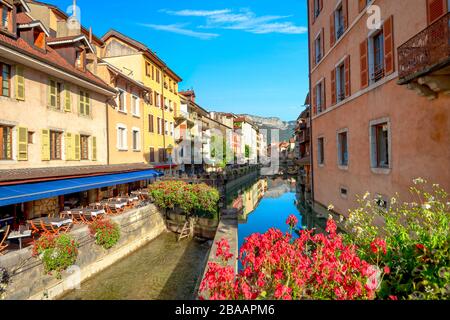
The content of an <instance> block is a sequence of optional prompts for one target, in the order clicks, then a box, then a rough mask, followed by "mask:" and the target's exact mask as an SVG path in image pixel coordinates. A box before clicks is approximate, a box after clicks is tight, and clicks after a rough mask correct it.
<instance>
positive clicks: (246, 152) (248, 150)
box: [245, 144, 251, 158]
mask: <svg viewBox="0 0 450 320" xmlns="http://www.w3.org/2000/svg"><path fill="white" fill-rule="evenodd" d="M250 154H251V149H250V146H249V145H248V144H246V145H245V157H246V158H250Z"/></svg>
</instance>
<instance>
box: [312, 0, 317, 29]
mask: <svg viewBox="0 0 450 320" xmlns="http://www.w3.org/2000/svg"><path fill="white" fill-rule="evenodd" d="M311 15H312V17H311V20H312V23H313V24H314V22H316V6H315V3H314V0H312V5H311Z"/></svg>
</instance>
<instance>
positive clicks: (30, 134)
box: [28, 131, 34, 144]
mask: <svg viewBox="0 0 450 320" xmlns="http://www.w3.org/2000/svg"><path fill="white" fill-rule="evenodd" d="M28 144H34V132H33V131H28Z"/></svg>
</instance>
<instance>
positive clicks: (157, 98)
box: [155, 92, 161, 108]
mask: <svg viewBox="0 0 450 320" xmlns="http://www.w3.org/2000/svg"><path fill="white" fill-rule="evenodd" d="M155 105H156V107H158V108H161V94H159V93H158V92H157V93H156V101H155Z"/></svg>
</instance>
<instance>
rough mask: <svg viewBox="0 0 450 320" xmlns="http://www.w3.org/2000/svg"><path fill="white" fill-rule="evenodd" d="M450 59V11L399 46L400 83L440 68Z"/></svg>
mask: <svg viewBox="0 0 450 320" xmlns="http://www.w3.org/2000/svg"><path fill="white" fill-rule="evenodd" d="M449 61H450V13H447V14H446V15H445V16H443V17H442V18H441V19H439V20H438V21H436V22H434V23H433V24H431V25H430V26H428V27H427V28H426V29H425V30H423V31H421V32H419V33H418V34H416V35H415V36H414V37H413V38H411V39H410V40H408V41H407V42H405V43H404V44H403V45H401V46H400V47H399V48H398V63H399V78H400V81H399V83H400V84H405V83H407V82H409V81H411V80H413V79H415V78H417V77H418V76H421V75H423V74H426V73H429V72H433V71H435V70H439V69H440V68H441V67H443V66H444V65H445V64H447V63H448V62H449Z"/></svg>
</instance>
